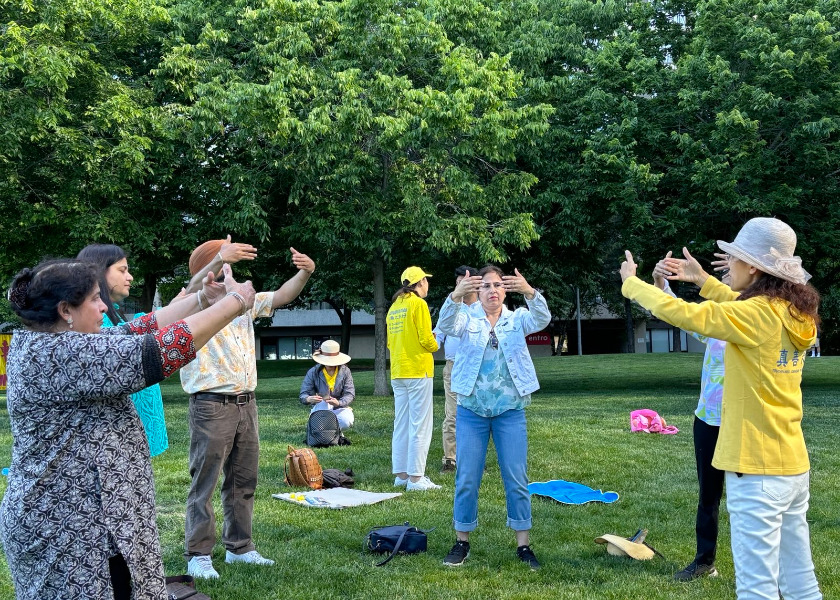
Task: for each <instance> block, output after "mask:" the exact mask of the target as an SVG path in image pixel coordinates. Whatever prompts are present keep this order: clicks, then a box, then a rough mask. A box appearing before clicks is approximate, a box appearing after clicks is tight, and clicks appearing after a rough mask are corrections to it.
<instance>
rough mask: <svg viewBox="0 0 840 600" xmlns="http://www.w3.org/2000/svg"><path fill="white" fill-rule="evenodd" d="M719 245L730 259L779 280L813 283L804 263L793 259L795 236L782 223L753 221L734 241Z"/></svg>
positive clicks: (748, 223)
mask: <svg viewBox="0 0 840 600" xmlns="http://www.w3.org/2000/svg"><path fill="white" fill-rule="evenodd" d="M717 244H718V246H719V247H720V249H721V250H723V251H724V252H726V253H727V254H729V255H730V256H734V257H735V258H737V259H740V260H742V261H744V262H745V263H747V264H748V265H751V266H753V267H755V268H756V269H758V270H760V271H764V272H765V273H767V274H769V275H773V276H774V277H778V278H779V279H784V280H785V281H790V282H792V283H799V284H805V283H807V282H808V280H809V279H811V275H810V273H808V271H806V270H805V269H803V268H802V259H801V258H799V257H798V256H794V255H793V253H794V251H795V250H796V233H794V231H793V229H791V227H790V225H788V224H787V223H784V222H782V221H780V220H779V219H771V218H767V217H758V218H755V219H750V220H749V221H747V222H746V223H745V224H744V226H743V227H741V231H739V232H738V235H737V236H735V240H734V241H732V242H724V241H723V240H718V243H717Z"/></svg>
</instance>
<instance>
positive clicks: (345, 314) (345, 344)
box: [326, 298, 353, 354]
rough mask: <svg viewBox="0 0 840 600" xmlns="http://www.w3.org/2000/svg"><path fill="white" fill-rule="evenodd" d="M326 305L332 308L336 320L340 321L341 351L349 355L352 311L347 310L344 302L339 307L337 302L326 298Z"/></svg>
mask: <svg viewBox="0 0 840 600" xmlns="http://www.w3.org/2000/svg"><path fill="white" fill-rule="evenodd" d="M326 303H327V304H329V305H330V306H331V307H332V309H333V310H334V311H335V314H337V315H338V320H339V321H341V351H342V352H344V353H345V354H349V353H350V328H351V326H352V324H353V311H352V310H350V309H349V308H347V303H346V302H342V303H341V306H339V305H338V302H336V301H335V300H333V299H331V298H327V299H326Z"/></svg>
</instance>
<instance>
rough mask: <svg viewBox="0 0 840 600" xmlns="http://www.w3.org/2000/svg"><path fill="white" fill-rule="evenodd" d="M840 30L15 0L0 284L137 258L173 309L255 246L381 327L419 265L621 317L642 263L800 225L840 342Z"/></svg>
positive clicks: (270, 275)
mask: <svg viewBox="0 0 840 600" xmlns="http://www.w3.org/2000/svg"><path fill="white" fill-rule="evenodd" d="M838 22H840V8H838V5H837V3H836V2H834V1H833V0H831V1H829V0H770V1H759V0H700V1H696V0H652V1H644V2H643V1H641V0H639V1H635V2H615V1H614V0H596V1H594V2H593V1H591V0H522V1H521V2H513V3H512V2H507V1H504V2H502V1H500V0H457V1H456V0H419V1H417V2H412V3H404V2H395V1H393V0H336V1H326V0H323V1H318V0H302V1H292V0H258V1H257V2H253V1H251V2H245V1H244V0H234V1H231V2H225V3H223V2H217V1H212V0H168V1H167V2H158V1H156V0H132V1H130V2H123V3H117V4H114V3H108V2H103V1H102V0H91V1H90V2H85V3H78V2H70V1H68V0H55V1H51V2H45V1H43V0H42V1H36V0H7V1H5V2H2V3H0V115H2V117H3V123H4V127H3V128H2V129H0V223H2V231H3V239H4V244H3V246H2V249H0V274H2V276H3V278H4V279H6V280H8V279H9V278H10V277H11V275H13V274H14V272H16V271H17V270H18V269H19V268H20V267H22V266H25V265H28V264H32V263H34V262H35V261H37V260H38V259H39V258H40V257H41V256H43V255H45V254H52V255H61V254H75V252H76V251H77V250H78V249H79V248H81V247H82V246H84V245H85V244H87V243H90V242H93V241H100V242H101V241H110V242H114V243H118V244H120V245H123V246H125V247H126V248H127V249H129V250H130V252H131V253H132V262H133V263H134V264H135V266H136V268H137V269H138V270H139V274H140V275H141V276H142V277H143V279H144V281H145V284H146V301H149V300H150V297H149V290H153V289H154V287H155V285H156V284H157V283H159V282H160V281H161V280H162V279H164V280H166V281H171V282H173V283H172V287H174V288H177V283H178V282H179V281H180V280H182V279H183V278H184V277H185V269H184V268H183V265H184V263H186V259H187V257H188V255H189V252H190V250H191V249H192V248H193V247H194V246H195V245H196V244H197V243H199V242H200V241H202V240H203V239H207V238H210V237H223V236H224V235H226V234H227V233H231V234H232V235H233V236H234V238H235V239H237V240H240V241H249V242H252V243H254V244H256V245H258V246H259V247H260V251H261V252H260V259H259V260H258V261H256V263H255V264H253V265H250V271H251V274H252V275H253V276H254V277H255V279H256V280H258V281H260V282H265V283H266V284H269V283H273V282H275V281H278V278H282V277H283V276H285V274H287V273H288V271H287V270H284V269H287V267H286V266H285V264H286V262H287V261H285V256H286V254H285V251H286V249H287V248H288V246H289V245H293V246H295V247H296V248H297V249H299V250H301V251H304V252H306V253H308V254H310V255H311V256H313V258H315V260H316V262H317V263H318V266H319V269H318V271H317V272H316V277H315V278H314V279H313V282H312V284H311V285H310V287H309V288H308V292H307V293H308V297H309V298H310V299H313V300H327V301H329V302H331V303H332V304H333V305H334V306H335V307H337V309H339V310H347V311H349V310H350V309H353V308H371V307H373V308H375V309H376V311H377V313H378V316H379V319H380V321H379V322H380V324H381V323H382V322H383V321H382V318H383V317H384V311H385V310H386V305H387V297H388V296H389V295H390V291H391V290H392V289H394V288H396V287H397V278H398V274H399V272H400V271H401V270H402V269H403V268H404V267H405V266H407V265H408V264H414V263H417V264H421V265H422V266H425V267H427V268H429V269H430V270H432V271H433V272H434V269H436V268H443V269H444V270H445V271H450V270H451V267H454V266H456V265H457V264H461V263H483V262H485V261H495V262H499V263H503V264H508V265H509V266H510V267H511V268H512V267H513V266H518V267H519V268H520V269H521V270H522V271H523V273H525V274H526V276H528V277H529V280H533V282H534V284H535V285H538V286H539V287H542V288H544V289H546V290H548V291H549V292H550V293H549V294H548V297H549V302H550V303H551V307H552V310H553V311H554V312H555V313H557V314H559V315H560V316H561V317H564V318H565V317H569V316H570V315H571V310H570V308H571V306H572V299H573V297H574V291H575V289H579V290H580V292H581V295H582V299H583V301H584V303H585V304H587V305H593V304H595V303H598V302H601V303H603V302H606V303H607V304H609V305H610V306H611V307H612V308H614V309H615V310H621V307H622V306H623V304H622V303H621V302H620V295H619V292H618V278H617V275H616V273H615V271H616V268H617V265H618V262H619V260H620V258H621V251H622V250H623V249H624V248H625V247H626V248H629V249H631V250H632V251H634V253H635V254H637V255H639V256H641V258H642V268H643V269H644V270H648V269H649V268H650V267H652V265H653V263H654V262H655V261H656V260H657V259H658V258H659V257H660V256H661V255H662V254H664V252H665V251H666V250H674V251H676V250H679V248H680V247H681V246H683V245H687V246H689V247H691V248H692V249H693V250H694V251H695V252H696V253H698V254H699V255H700V256H703V257H706V258H707V259H708V258H710V257H711V253H712V251H713V249H714V240H716V239H724V238H726V239H731V238H732V237H733V236H734V234H735V233H736V232H737V230H738V228H739V227H740V225H741V224H742V223H743V222H744V221H746V220H747V219H748V218H750V217H753V216H777V217H779V218H781V219H783V220H785V221H787V222H789V223H790V224H791V225H792V226H793V227H794V229H795V230H796V231H797V233H798V234H799V246H798V249H797V251H798V253H799V254H801V255H802V257H803V260H804V262H805V264H806V266H807V268H808V269H809V271H811V272H812V273H813V274H814V279H813V283H814V284H815V285H816V286H817V288H818V289H820V291H821V292H822V293H823V297H824V302H823V308H822V314H823V317H824V319H825V325H824V335H823V343H824V345H827V346H828V347H832V346H833V345H836V344H835V343H834V342H833V341H832V340H833V338H834V336H835V335H836V334H835V330H836V328H835V325H834V324H835V323H836V322H837V318H838V316H840V302H838V298H840V290H838V288H837V284H836V281H837V280H838V277H837V274H838V268H840V250H838V248H840V245H838V244H836V243H834V242H835V241H836V238H837V233H836V232H837V231H838V212H840V208H838V203H837V202H836V201H834V198H835V196H836V194H837V191H838V184H839V183H840V151H838V140H840V133H839V132H840V97H838V96H839V95H840V68H838V67H840V34H838V29H837V26H838ZM281 265H283V267H282V268H281ZM477 266H478V265H477ZM347 314H349V312H348V313H347ZM379 330H380V337H381V336H384V333H383V332H384V329H382V327H379ZM383 340H384V338H382V337H381V339H380V349H379V356H380V357H381V359H382V360H381V361H380V371H381V373H382V374H383V378H382V379H380V380H379V381H378V382H377V388H378V391H380V392H382V391H383V389H381V388H383V386H384V362H382V361H384V347H383V346H382V344H383V343H384V341H383Z"/></svg>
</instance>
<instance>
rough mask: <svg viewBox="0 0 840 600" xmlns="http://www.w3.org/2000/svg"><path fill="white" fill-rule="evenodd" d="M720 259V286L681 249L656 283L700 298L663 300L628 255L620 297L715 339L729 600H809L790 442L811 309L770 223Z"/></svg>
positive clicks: (810, 337) (786, 237) (778, 226)
mask: <svg viewBox="0 0 840 600" xmlns="http://www.w3.org/2000/svg"><path fill="white" fill-rule="evenodd" d="M718 246H719V247H720V249H721V250H723V251H724V252H726V253H727V254H728V255H729V274H730V278H731V279H730V286H731V289H730V287H727V286H725V285H724V284H722V283H721V282H719V281H718V280H717V279H715V278H714V277H710V276H709V274H708V273H706V272H705V271H704V270H703V269H702V268H701V267H700V264H699V263H698V262H697V261H696V260H695V259H694V258H693V257H692V256H691V255H690V254H689V253H688V250H686V249H683V254H684V255H685V259H674V258H671V259H668V260H666V261H665V262H666V266H667V268H668V270H669V271H670V272H671V273H672V275H670V276H668V279H672V280H677V279H679V280H682V281H692V282H694V283H695V284H697V285H699V286H701V288H700V295H701V296H703V297H704V298H707V299H708V300H709V301H707V302H703V303H701V304H693V303H688V302H684V301H682V300H678V299H675V298H671V297H670V296H668V295H667V294H665V293H664V292H662V291H661V290H659V289H657V288H656V287H654V286H652V285H648V284H646V283H643V282H642V281H641V280H640V279H638V278H637V277H636V276H635V275H636V264H635V263H634V262H633V257H632V255H631V254H630V252H625V254H626V260H625V261H624V262H623V263H622V264H621V278H622V281H623V282H624V283H623V286H622V293H623V294H624V295H625V296H626V297H628V298H630V299H632V300H635V301H636V302H638V303H639V304H641V305H642V306H643V307H645V308H647V309H648V310H650V311H651V312H652V313H653V314H654V315H655V316H657V317H659V318H660V319H662V320H664V321H667V322H668V323H671V324H673V325H676V326H677V327H681V328H683V329H690V330H692V331H696V332H697V333H700V334H703V335H707V336H710V337H714V338H716V339H720V340H725V341H726V342H727V346H726V351H725V362H726V379H725V380H724V386H723V413H722V418H721V428H720V434H719V437H718V442H717V447H716V450H715V456H714V459H713V462H712V464H713V465H714V466H715V468H717V469H720V470H722V471H725V472H726V490H727V501H726V505H727V509H728V510H729V517H730V525H731V537H732V558H733V562H734V563H735V582H736V593H737V597H738V599H739V600H753V599H756V600H757V599H762V600H766V599H768V598H772V599H778V598H779V594H780V593H781V595H782V596H784V598H785V599H786V600H818V599H821V598H822V594H821V593H820V590H819V585H818V584H817V578H816V575H815V574H814V563H813V561H812V559H811V542H810V534H809V531H808V523H807V521H806V520H805V514H806V512H807V510H808V501H809V469H810V464H809V461H808V451H807V449H806V448H805V439H804V437H803V435H802V427H801V421H802V391H801V388H800V384H801V382H802V369H803V367H804V362H805V355H806V351H807V349H808V348H809V347H810V346H811V344H812V343H813V341H814V339H815V338H816V335H817V324H818V323H819V315H818V308H819V301H820V297H819V294H818V293H817V291H816V290H815V289H814V288H813V287H812V286H810V285H808V283H807V282H808V279H810V277H811V276H810V275H809V274H808V272H807V271H805V269H803V268H802V261H801V259H800V258H799V257H798V256H795V255H794V251H795V249H796V234H795V233H794V231H793V230H792V229H791V228H790V226H788V225H787V224H785V223H783V222H782V221H779V220H778V219H772V218H756V219H751V220H750V221H748V222H747V223H746V224H745V225H744V226H743V227H742V228H741V231H739V232H738V235H737V236H736V238H735V241H733V242H731V243H728V242H723V241H719V242H718Z"/></svg>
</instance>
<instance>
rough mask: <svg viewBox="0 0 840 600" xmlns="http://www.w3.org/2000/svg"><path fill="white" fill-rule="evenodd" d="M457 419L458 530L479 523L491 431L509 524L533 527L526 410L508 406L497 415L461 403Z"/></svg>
mask: <svg viewBox="0 0 840 600" xmlns="http://www.w3.org/2000/svg"><path fill="white" fill-rule="evenodd" d="M455 420H456V422H457V423H458V426H457V427H456V428H455V456H456V460H455V462H456V464H457V467H456V470H455V509H454V513H455V514H454V519H453V524H454V526H455V531H463V532H468V531H473V530H474V529H475V528H476V527H477V526H478V488H479V486H480V485H481V477H482V475H483V474H484V462H485V460H486V458H487V444H488V443H489V442H490V436H491V435H492V436H493V444H494V445H495V446H496V455H497V456H498V458H499V470H500V471H501V473H502V482H503V483H504V486H505V501H506V503H507V515H508V516H507V526H508V527H510V528H511V529H513V530H514V531H526V530H529V529H531V495H530V494H529V493H528V474H527V470H528V430H527V427H526V424H525V411H524V410H523V409H518V410H508V411H505V412H503V413H502V414H500V415H497V416H495V417H480V416H478V415H477V414H475V413H474V412H472V411H471V410H469V409H466V408H464V407H462V406H458V412H457V416H456V418H455Z"/></svg>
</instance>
